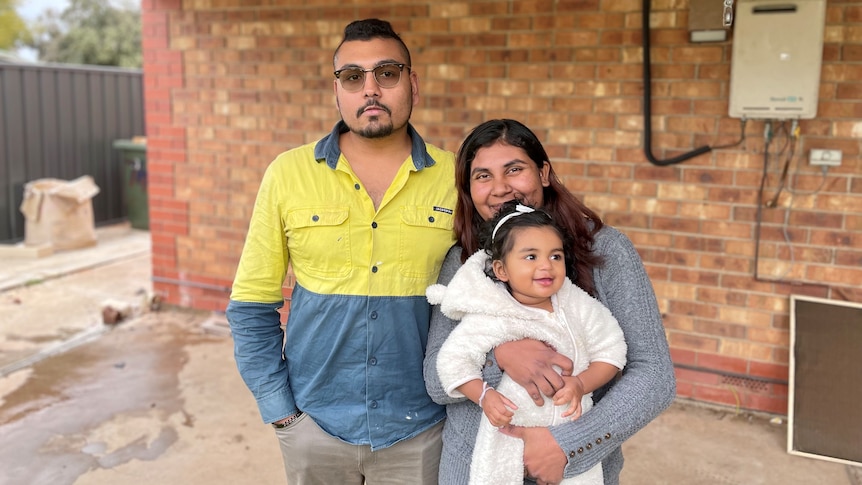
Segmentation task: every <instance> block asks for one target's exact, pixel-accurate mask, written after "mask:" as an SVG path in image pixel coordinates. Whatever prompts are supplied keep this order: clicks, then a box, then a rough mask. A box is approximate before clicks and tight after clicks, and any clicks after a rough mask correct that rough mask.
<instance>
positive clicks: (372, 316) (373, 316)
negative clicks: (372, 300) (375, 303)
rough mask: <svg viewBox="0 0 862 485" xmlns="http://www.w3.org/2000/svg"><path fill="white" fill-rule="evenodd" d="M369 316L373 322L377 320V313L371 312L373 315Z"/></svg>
mask: <svg viewBox="0 0 862 485" xmlns="http://www.w3.org/2000/svg"><path fill="white" fill-rule="evenodd" d="M369 316H370V317H371V319H372V320H377V312H371V315H369Z"/></svg>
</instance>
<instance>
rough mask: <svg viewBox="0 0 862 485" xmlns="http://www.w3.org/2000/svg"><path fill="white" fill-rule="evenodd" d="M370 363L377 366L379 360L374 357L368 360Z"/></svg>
mask: <svg viewBox="0 0 862 485" xmlns="http://www.w3.org/2000/svg"><path fill="white" fill-rule="evenodd" d="M368 363H369V364H371V365H377V358H375V357H372V358H370V359H368Z"/></svg>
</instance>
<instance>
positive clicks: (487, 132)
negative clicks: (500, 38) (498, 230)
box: [455, 119, 604, 296]
mask: <svg viewBox="0 0 862 485" xmlns="http://www.w3.org/2000/svg"><path fill="white" fill-rule="evenodd" d="M497 142H503V143H506V144H507V145H511V146H513V147H518V148H521V149H523V150H524V151H525V152H527V155H528V156H529V157H530V159H531V160H532V161H533V162H535V164H536V166H537V167H538V168H539V169H540V170H541V169H542V167H544V165H545V164H546V163H547V164H548V168H549V169H550V170H549V171H548V181H549V182H550V183H549V185H548V186H547V187H544V188H543V189H542V197H543V199H544V205H542V209H544V210H545V211H546V212H547V213H548V214H550V215H551V217H553V218H554V220H555V221H556V222H557V224H559V225H560V226H561V227H562V228H563V229H564V230H565V231H566V232H567V233H568V239H570V240H572V241H573V247H572V254H573V255H574V259H575V265H574V268H573V269H572V271H573V273H574V274H568V277H569V279H570V280H572V282H573V283H574V284H576V285H578V286H580V287H581V288H582V289H583V290H584V291H586V292H587V293H589V294H591V295H593V296H595V292H596V286H595V283H594V281H593V271H592V270H593V268H594V267H596V266H600V265H601V264H602V259H601V257H599V256H597V255H595V254H593V251H592V247H593V241H594V236H595V234H596V233H597V232H598V231H599V230H600V229H601V228H602V226H604V223H602V220H601V218H600V217H599V216H598V214H596V213H595V212H594V211H593V210H591V209H590V208H588V207H587V206H586V205H584V203H583V202H581V201H580V200H579V199H578V198H577V197H575V196H574V194H572V193H571V192H570V191H569V189H567V188H566V187H565V186H564V185H563V183H562V182H561V181H560V179H559V178H558V177H557V174H556V172H554V167H553V165H551V162H550V160H549V159H548V153H547V152H546V151H545V148H544V147H543V146H542V143H541V142H540V141H539V138H538V137H537V136H536V135H535V134H534V133H533V132H532V131H531V130H530V129H529V128H527V127H526V126H525V125H524V124H522V123H521V122H519V121H515V120H511V119H499V120H489V121H486V122H484V123H482V124H480V125H478V126H476V127H475V128H473V131H471V132H470V134H469V135H467V138H466V139H465V140H464V142H463V143H462V144H461V147H460V148H459V149H458V154H457V157H456V159H455V185H456V186H457V188H458V203H457V205H456V207H455V237H456V238H457V239H458V242H459V243H460V244H461V247H462V248H463V251H462V252H461V261H462V262H464V261H466V260H467V258H468V257H469V256H470V255H471V254H473V253H475V252H476V251H478V250H479V247H480V243H479V232H480V230H481V226H482V223H483V222H484V221H483V220H482V218H481V217H480V216H479V213H478V212H477V211H476V207H475V206H474V205H473V199H472V198H471V197H470V170H471V169H472V165H473V160H474V159H475V158H476V152H478V151H479V149H480V148H486V147H489V146H491V145H493V144H495V143H497Z"/></svg>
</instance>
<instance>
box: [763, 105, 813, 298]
mask: <svg viewBox="0 0 862 485" xmlns="http://www.w3.org/2000/svg"><path fill="white" fill-rule="evenodd" d="M778 131H782V132H785V133H786V132H787V130H786V127H785V126H784V124H783V122H782V125H781V126H780V127H779V130H778ZM799 132H800V130H799V126H798V124H797V122H796V120H794V121H793V123H792V128H791V131H790V133H788V135H789V137H790V140H792V141H793V143H792V144H790V145H789V146H790V153H789V155H788V157H787V160H786V161H785V164H784V167H783V169H782V175H781V181H780V182H781V185H780V186H779V189H778V191H777V192H776V194H775V196H774V197H773V198H772V199H771V200H770V201H769V202H767V203H766V207H770V208H773V207H775V206H776V204H777V200H778V196H779V195H780V194H781V192H782V191H783V190H786V191H787V193H788V194H790V197H789V198H788V200H787V207H786V209H785V213H784V221H783V224H782V227H781V233H782V237H783V239H784V243H785V244H786V246H787V248H788V251H789V254H790V262H789V265H788V266H787V269H785V271H784V273H782V274H781V275H780V276H778V277H776V278H774V279H773V278H762V277H761V276H760V274H759V268H760V241H761V237H760V236H761V226H762V223H763V207H764V204H763V199H764V198H763V195H764V192H765V187H766V180H767V178H768V167H769V155H770V154H769V146H770V145H771V143H772V141H773V140H774V133H773V132H772V121H771V120H766V124H765V126H764V140H765V141H764V149H763V156H764V159H763V172H762V174H761V179H760V188H759V190H758V196H757V210H756V226H755V246H754V279H755V281H761V282H768V283H788V284H807V285H814V286H823V287H826V288H828V285H825V284H821V283H813V282H807V281H796V280H785V279H784V278H785V277H786V276H787V274H788V273H789V272H790V270H791V269H792V268H793V266H794V265H795V264H796V258H795V254H794V251H793V247H792V243H793V241H792V238H791V237H790V231H789V227H790V213H791V211H792V209H793V201H794V197H795V196H796V195H799V194H801V192H799V191H797V190H794V189H793V186H794V185H795V184H796V179H797V177H798V175H799V170H800V166H801V165H802V164H801V162H800V161H799V158H798V157H796V156H795V153H796V145H797V144H798V143H799V139H800V138H799ZM787 143H790V141H788V142H787ZM787 143H785V145H784V146H783V147H782V148H781V149H780V150H779V151H778V152H777V155H781V153H782V152H783V151H784V150H785V149H786V148H787V146H788V145H787ZM794 159H795V160H796V167H795V169H794V170H793V175H792V176H791V178H790V182H789V183H787V184H786V187H785V179H786V177H787V174H788V173H789V165H790V163H791V162H792V161H793V160H794ZM820 171H821V173H822V174H823V178H822V179H821V181H820V185H818V186H817V188H816V189H814V190H813V191H810V192H805V195H814V194H816V193H818V192H820V190H821V189H822V188H823V186H824V185H825V183H826V180H827V174H828V172H829V167H828V166H826V165H823V166H821V167H820Z"/></svg>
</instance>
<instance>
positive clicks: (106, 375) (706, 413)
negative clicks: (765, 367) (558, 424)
mask: <svg viewBox="0 0 862 485" xmlns="http://www.w3.org/2000/svg"><path fill="white" fill-rule="evenodd" d="M98 232H99V244H98V245H97V246H96V247H94V248H87V249H80V250H75V251H68V252H62V253H56V254H54V255H52V256H47V257H44V258H37V259H26V260H13V259H12V258H9V257H7V256H6V254H8V253H3V255H2V256H0V258H2V259H0V484H3V485H6V484H10V485H18V484H22V485H23V484H51V485H65V484H79V485H85V484H89V485H107V484H111V485H124V484H144V483H146V484H183V485H195V484H206V485H211V484H214V483H219V484H221V483H225V484H244V483H254V484H283V483H284V479H283V476H282V472H281V456H280V454H279V452H278V446H277V443H276V441H275V437H274V435H273V432H272V430H271V428H270V427H269V426H266V425H264V424H262V423H261V422H260V419H259V416H258V414H257V410H256V407H255V404H254V400H253V399H252V398H251V395H250V394H249V392H248V391H247V389H246V388H245V386H244V384H243V383H242V381H241V380H240V378H239V375H238V373H237V371H236V368H235V366H234V362H233V357H232V350H233V349H232V343H231V339H230V336H229V333H228V332H227V328H226V324H225V322H224V319H223V317H222V316H220V315H214V314H210V313H201V312H194V311H189V310H183V309H178V308H173V307H168V308H163V309H161V310H160V311H151V310H150V309H149V308H148V305H147V304H146V303H147V299H148V298H149V295H150V294H151V290H152V285H151V283H150V275H151V267H150V257H149V235H148V233H147V232H146V231H138V230H132V229H129V228H128V227H125V226H114V227H110V228H105V229H100V230H99V231H98ZM18 259H20V258H18ZM109 300H110V301H112V302H113V303H112V304H113V305H120V304H121V303H122V302H125V303H127V304H128V305H129V307H131V308H132V313H133V314H132V315H131V316H130V317H129V318H128V319H126V320H125V321H122V322H120V323H119V324H117V325H112V326H107V325H104V324H103V323H102V306H103V304H104V303H105V302H107V301H109ZM770 418H779V417H774V416H765V415H759V414H750V413H744V412H743V413H736V412H734V410H733V409H726V408H713V407H705V406H701V405H696V404H691V403H686V402H682V401H680V402H677V403H675V404H674V405H673V406H672V407H671V408H670V409H669V410H668V411H666V412H665V413H664V414H662V415H661V416H660V417H659V418H658V419H656V420H655V421H653V422H652V423H651V424H650V425H648V426H647V427H646V428H645V429H644V430H642V431H641V432H640V433H638V434H637V435H635V436H634V437H633V438H632V439H630V440H629V441H628V442H627V443H626V444H625V445H624V452H625V456H626V465H625V468H624V470H623V475H622V483H623V484H746V485H749V484H776V485H779V484H780V485H785V484H834V485H844V484H846V485H861V484H862V468H859V467H853V466H848V465H844V464H839V463H835V462H830V461H825V460H820V459H812V458H807V457H801V456H796V455H790V454H788V453H787V452H786V441H787V438H786V436H787V429H786V421H784V420H783V419H780V421H777V420H771V419H770ZM773 421H775V422H773Z"/></svg>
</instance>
